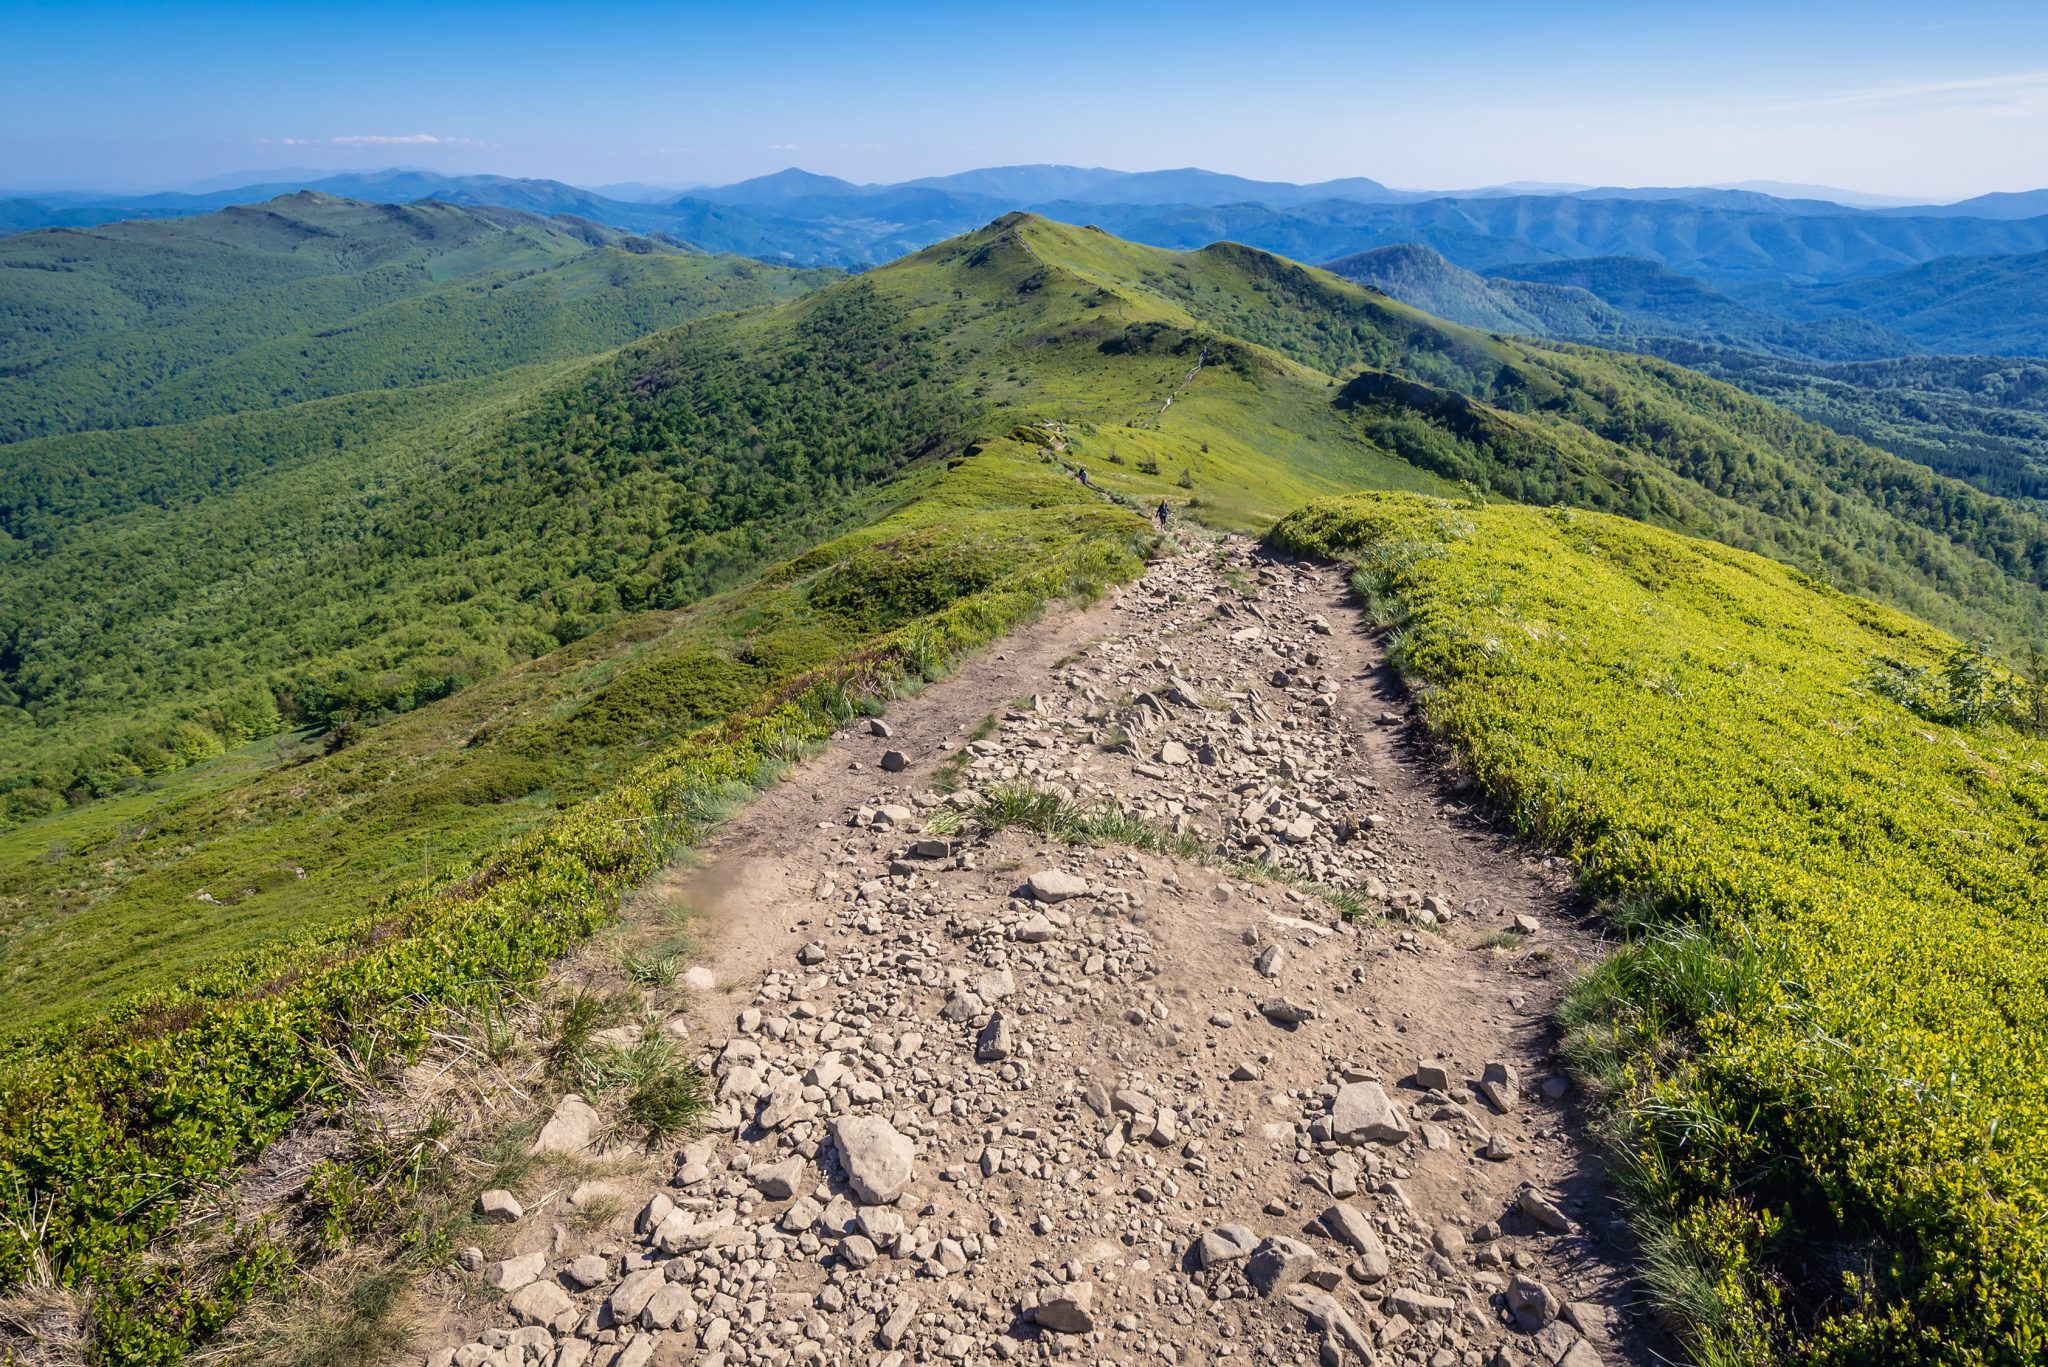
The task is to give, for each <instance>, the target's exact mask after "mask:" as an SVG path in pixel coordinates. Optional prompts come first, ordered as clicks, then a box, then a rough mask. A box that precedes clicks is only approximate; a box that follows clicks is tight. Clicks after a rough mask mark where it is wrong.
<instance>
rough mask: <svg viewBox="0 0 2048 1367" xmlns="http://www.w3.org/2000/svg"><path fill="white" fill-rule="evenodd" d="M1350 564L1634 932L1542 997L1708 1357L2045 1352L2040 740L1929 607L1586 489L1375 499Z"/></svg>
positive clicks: (1475, 744) (1513, 797)
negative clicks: (1599, 508)
mask: <svg viewBox="0 0 2048 1367" xmlns="http://www.w3.org/2000/svg"><path fill="white" fill-rule="evenodd" d="M1274 536H1275V540H1276V541H1278V542H1279V543H1280V544H1282V545H1284V546H1288V547H1291V548H1294V549H1297V550H1301V551H1305V552H1311V553H1315V554H1319V555H1329V556H1341V557H1344V558H1347V559H1350V560H1353V561H1355V562H1356V564H1357V567H1358V569H1357V582H1358V584H1359V587H1360V589H1361V591H1363V592H1364V593H1365V594H1367V595H1368V596H1369V598H1370V599H1371V600H1372V602H1373V604H1374V607H1375V610H1376V611H1377V612H1378V614H1379V615H1380V616H1382V617H1383V618H1384V619H1386V620H1387V621H1389V622H1391V623H1394V624H1395V625H1396V626H1397V628H1398V631H1397V634H1396V636H1395V637H1394V641H1395V650H1394V653H1395V656H1396V659H1397V661H1398V663H1399V665H1400V666H1401V668H1402V669H1403V670H1404V671H1405V672H1406V673H1407V674H1408V675H1409V676H1410V677H1411V678H1413V679H1415V680H1416V681H1417V683H1418V685H1419V686H1420V703H1421V707H1422V710H1423V712H1424V715H1425V716H1426V717H1427V718H1428V719H1429V721H1430V722H1431V723H1432V724H1433V725H1434V726H1436V727H1439V728H1441V729H1442V730H1443V731H1444V732H1445V733H1446V734H1448V735H1449V736H1450V737H1451V738H1452V739H1453V740H1454V741H1455V742H1456V744H1457V745H1458V747H1459V748H1460V750H1461V752H1462V753H1463V755H1464V756H1465V758H1466V760H1467V762H1468V763H1469V764H1470V766H1471V768H1472V770H1473V771H1474V773H1475V774H1476V775H1477V777H1478V778H1479V780H1480V781H1481V782H1482V783H1483V784H1484V785H1485V786H1486V787H1487V788H1488V789H1489V790H1490V791H1491V792H1492V793H1493V795H1494V796H1495V797H1496V798H1497V799H1498V800H1499V801H1500V802H1501V803H1502V804H1503V806H1504V807H1505V808H1506V809H1507V810H1508V811H1509V812H1511V813H1512V814H1513V816H1514V818H1515V820H1516V821H1517V823H1518V824H1519V825H1520V826H1521V827H1522V828H1523V829H1524V830H1525V831H1527V832H1529V833H1530V834H1532V835H1534V836H1536V837H1538V838H1540V839H1542V840H1544V841H1545V842H1546V843H1549V844H1551V845H1552V846H1554V847H1556V848H1559V849H1562V850H1564V851H1566V852H1568V853H1570V854H1571V855H1572V856H1573V857H1574V858H1575V859H1577V860H1578V861H1579V862H1580V865H1581V867H1582V869H1583V871H1584V876H1585V879H1586V881H1587V882H1588V884H1589V885H1590V886H1591V887H1592V888H1593V889H1595V890H1596V891H1598V892H1600V893H1601V894H1604V895H1605V896H1607V897H1608V898H1610V899H1611V903H1610V904H1611V905H1612V906H1613V907H1614V909H1615V913H1616V915H1617V916H1618V917H1620V918H1621V919H1622V920H1623V923H1624V924H1626V925H1629V926H1631V927H1633V928H1634V929H1635V933H1636V937H1637V938H1636V939H1635V940H1634V942H1633V943H1632V944H1631V945H1630V946H1629V947H1628V948H1625V949H1623V950H1622V951H1620V952H1619V953H1617V954H1616V955H1614V956H1613V958H1612V959H1611V960H1610V961H1609V962H1608V963H1607V964H1606V966H1605V967H1603V968H1602V969H1600V970H1599V971H1598V972H1597V973H1596V974H1595V975H1594V977H1593V978H1592V979H1591V980H1590V981H1589V982H1587V983H1586V984H1584V985H1583V986H1582V987H1581V988H1580V989H1579V991H1578V992H1577V993H1576V995H1575V997H1574V999H1573V1001H1572V1003H1571V1006H1570V1008H1569V1013H1568V1014H1569V1019H1570V1023H1571V1025H1572V1027H1573V1031H1574V1037H1573V1046H1572V1047H1573V1049H1574V1052H1575V1054H1576V1058H1577V1061H1578V1062H1579V1064H1580V1067H1581V1069H1582V1071H1583V1072H1584V1074H1585V1075H1586V1076H1588V1078H1589V1080H1591V1081H1593V1082H1594V1083H1595V1084H1596V1085H1597V1086H1598V1087H1599V1088H1600V1089H1601V1090H1602V1092H1603V1093H1604V1094H1605V1095H1606V1096H1607V1098H1608V1099H1609V1100H1610V1101H1611V1102H1612V1104H1613V1105H1614V1107H1615V1116H1616V1127H1617V1128H1616V1132H1617V1136H1618V1140H1619V1144H1620V1146H1621V1148H1622V1150H1623V1151H1624V1153H1625V1154H1626V1156H1627V1157H1628V1158H1629V1160H1630V1161H1629V1163H1628V1164H1626V1166H1627V1167H1628V1169H1629V1170H1630V1171H1631V1173H1632V1175H1633V1178H1634V1181H1635V1185H1636V1187H1637V1190H1638V1194H1639V1198H1640V1200H1641V1201H1642V1203H1643V1205H1644V1208H1645V1211H1646V1213H1647V1217H1648V1218H1647V1220H1646V1222H1645V1227H1646V1230H1647V1231H1648V1240H1647V1242H1648V1245H1649V1251H1650V1254H1651V1258H1650V1265H1651V1269H1652V1271H1653V1272H1655V1273H1657V1274H1659V1275H1660V1276H1661V1278H1662V1281H1663V1290H1664V1291H1665V1292H1666V1294H1667V1296H1668V1297H1669V1299H1670V1302H1671V1304H1672V1305H1673V1307H1674V1308H1676V1309H1677V1310H1679V1311H1680V1312H1681V1313H1682V1314H1684V1315H1686V1316H1687V1317H1688V1318H1689V1319H1690V1320H1691V1327H1692V1330H1693V1333H1694V1335H1695V1338H1696V1344H1697V1348H1698V1355H1699V1357H1700V1358H1701V1359H1702V1360H1703V1361H1711V1362H1769V1361H1779V1360H1786V1359H1791V1360H1800V1361H1810V1362H1831V1363H1833V1362H1839V1363H1850V1362H1876V1361H1903V1360H1909V1359H1910V1360H1914V1361H1944V1362H2013V1363H2017V1362H2032V1361H2038V1360H2039V1359H2040V1357H2041V1355H2042V1354H2043V1352H2044V1351H2048V1224H2044V1221H2048V1158H2044V1154H2048V1003H2044V1001H2043V998H2042V995H2041V990H2040V983H2041V980H2042V977H2043V975H2044V973H2048V925H2044V924H2043V923H2042V921H2041V920H2040V918H2039V915H2038V912H2039V906H2040V895H2041V889H2042V887H2043V886H2044V874H2048V862H2044V855H2043V848H2044V834H2048V743H2044V742H2043V741H2042V740H2041V739H2040V738H2039V736H2038V735H2036V734H2030V733H2029V732H2028V731H2026V730H2023V729H2020V728H2018V727H2016V726H2015V724H2014V722H2015V721H2019V722H2028V723H2031V722H2033V721H2035V720H2036V719H2037V718H2038V715H2039V714H2038V708H2037V705H2036V704H2037V702H2038V700H2037V699H2036V700H2031V701H2030V700H2028V699H2025V698H2023V697H2020V696H2018V695H2016V694H2013V693H2010V692H2008V691H2004V690H2005V687H2006V685H2003V684H2002V683H2001V676H2000V675H1999V674H1998V673H1997V671H1993V670H1989V669H1988V668H1986V667H1985V666H1984V664H1983V662H1982V661H1981V658H1980V657H1977V656H1975V655H1973V654H1972V653H1971V652H1969V651H1968V650H1967V649H1966V648H1963V647H1961V646H1959V645H1958V643H1957V642H1955V641H1954V640H1952V639H1950V638H1946V637H1944V636H1942V635H1941V634H1940V633H1938V632H1935V631H1933V630H1931V629H1929V628H1927V627H1925V626H1923V625H1921V624H1920V623H1918V622H1915V621H1913V620H1911V619H1909V618H1906V617H1904V616H1901V615H1900V614H1898V613H1896V612H1893V611H1891V610H1889V609H1886V608H1882V607H1878V606H1876V605H1873V604H1870V603H1867V602H1862V601H1859V600H1857V599H1853V598H1848V597H1845V596H1843V595H1841V594H1839V593H1837V592H1834V591H1832V590H1829V589H1827V588H1826V587H1824V586H1821V585H1818V584H1816V583H1814V582H1813V581H1811V580H1809V579H1807V578H1806V577H1804V576H1802V575H1800V574H1798V573H1797V572H1796V571H1792V570H1788V569H1787V568H1785V567H1783V566H1780V565H1777V564H1774V563H1772V562H1769V561H1765V560H1761V559H1759V558H1757V557H1754V556H1751V555H1747V554H1744V553H1742V552H1738V551H1733V550H1729V549H1727V548H1724V547H1720V546H1716V545H1713V544H1711V543H1707V542H1702V541H1695V540H1690V539H1687V538H1683V537H1678V536H1673V535H1671V534H1668V533H1665V532H1661V531H1658V530H1654V529H1650V528H1645V527H1642V526H1639V525H1636V524H1633V523H1630V522H1626V521H1622V520H1620V519H1616V518H1611V517H1603V516H1598V515H1593V514H1585V513H1573V512H1567V511H1563V510H1556V511H1551V512H1541V511H1537V510H1533V509H1526V508H1504V507H1476V506H1466V505H1453V504H1447V503H1443V502H1436V501H1429V500H1422V499H1414V498H1406V497H1400V496H1361V497H1357V498H1351V499H1341V500H1334V501H1330V502H1325V503H1321V504H1316V505H1312V506H1311V507H1309V508H1307V509H1304V510H1303V511H1302V512H1300V513H1298V514H1296V515H1294V516H1292V517H1290V518H1288V519H1287V520H1286V521H1284V522H1283V523H1282V524H1281V525H1280V526H1279V527H1278V528H1277V529H1276V531H1275V533H1274Z"/></svg>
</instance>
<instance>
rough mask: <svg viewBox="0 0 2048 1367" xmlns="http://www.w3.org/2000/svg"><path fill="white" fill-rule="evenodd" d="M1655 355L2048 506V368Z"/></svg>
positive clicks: (1662, 348) (1996, 361)
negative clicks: (1831, 362) (1838, 362)
mask: <svg viewBox="0 0 2048 1367" xmlns="http://www.w3.org/2000/svg"><path fill="white" fill-rule="evenodd" d="M1654 349H1655V350H1656V352H1657V354H1659V355H1661V356H1664V357H1665V358H1667V359H1669V360H1671V361H1675V362H1677V363H1678V364H1679V365H1682V366H1686V367H1688V368H1690V369H1692V370H1697V371H1699V372H1700V373H1702V374H1705V375H1712V376H1713V377H1714V378H1716V379H1720V380H1726V381H1727V382H1728V383H1730V384H1733V385H1738V386H1740V387H1741V388H1743V389H1745V390H1748V391H1749V392H1750V393H1752V394H1755V395H1757V396H1758V397H1760V398H1765V399H1769V400H1770V401H1771V402H1773V403H1776V404H1780V405H1782V406H1784V407H1786V408H1789V409H1791V410H1792V411H1793V412H1795V413H1798V414H1801V415H1802V416H1804V417H1808V418H1811V419H1813V420H1814V421H1815V422H1820V423H1825V424H1826V425H1827V426H1829V427H1832V428H1833V429H1834V430H1836V431H1837V432H1842V433H1845V434H1847V435H1849V436H1852V437H1858V438H1861V439H1862V440H1864V441H1867V442H1869V443H1870V444H1871V445H1873V446H1881V447H1883V448H1884V449H1885V450H1887V451H1890V452H1892V453H1893V454H1894V455H1900V456H1904V457H1906V458H1907V459H1909V460H1915V461H1918V462H1920V463H1921V464H1922V465H1925V466H1928V467H1929V468H1931V469H1934V470H1936V471H1939V472H1940V473H1942V474H1944V475H1949V476H1951V477H1953V478H1955V479H1960V480H1964V481H1966V482H1968V483H1970V484H1974V485H1975V486H1977V487H1978V488H1979V489H1982V490H1984V491H1985V492H1986V493H1991V494H1998V495H2001V496H2003V497H2006V498H2012V499H2020V500H2023V501H2025V502H2027V503H2028V504H2029V505H2030V506H2032V507H2033V508H2034V509H2035V510H2036V511H2041V510H2043V509H2044V507H2048V502H2044V500H2048V363H2044V362H2041V361H2034V360H2024V359H2011V358H2006V357H1996V356H1899V357H1893V358H1890V359H1887V360H1881V361H1864V362H1851V363H1841V364H1834V365H1824V364H1819V363H1814V362H1800V361H1793V360H1786V359H1784V358H1781V357H1773V356H1759V355H1755V354H1753V353H1749V352H1742V351H1732V350H1728V349H1725V348H1719V347H1703V346H1691V345H1686V344H1683V343H1677V342H1662V343H1657V344H1655V346H1654Z"/></svg>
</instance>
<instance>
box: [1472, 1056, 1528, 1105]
mask: <svg viewBox="0 0 2048 1367" xmlns="http://www.w3.org/2000/svg"><path fill="white" fill-rule="evenodd" d="M1520 1090H1521V1079H1520V1077H1519V1076H1518V1075H1517V1074H1516V1072H1515V1065H1513V1064H1512V1063H1502V1062H1500V1061H1499V1060H1498V1059H1496V1060H1495V1061H1494V1062H1492V1063H1489V1064H1487V1065H1486V1071H1485V1072H1484V1073H1482V1074H1481V1075H1480V1078H1479V1091H1480V1093H1481V1094H1482V1095H1484V1096H1485V1097H1486V1099H1487V1101H1488V1102H1489V1103H1491V1104H1492V1106H1493V1108H1494V1109H1495V1110H1497V1111H1499V1112H1500V1113H1501V1114H1502V1115H1506V1114H1507V1113H1508V1112H1509V1111H1512V1110H1513V1109H1515V1094H1516V1093H1517V1092H1519V1091H1520Z"/></svg>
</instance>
